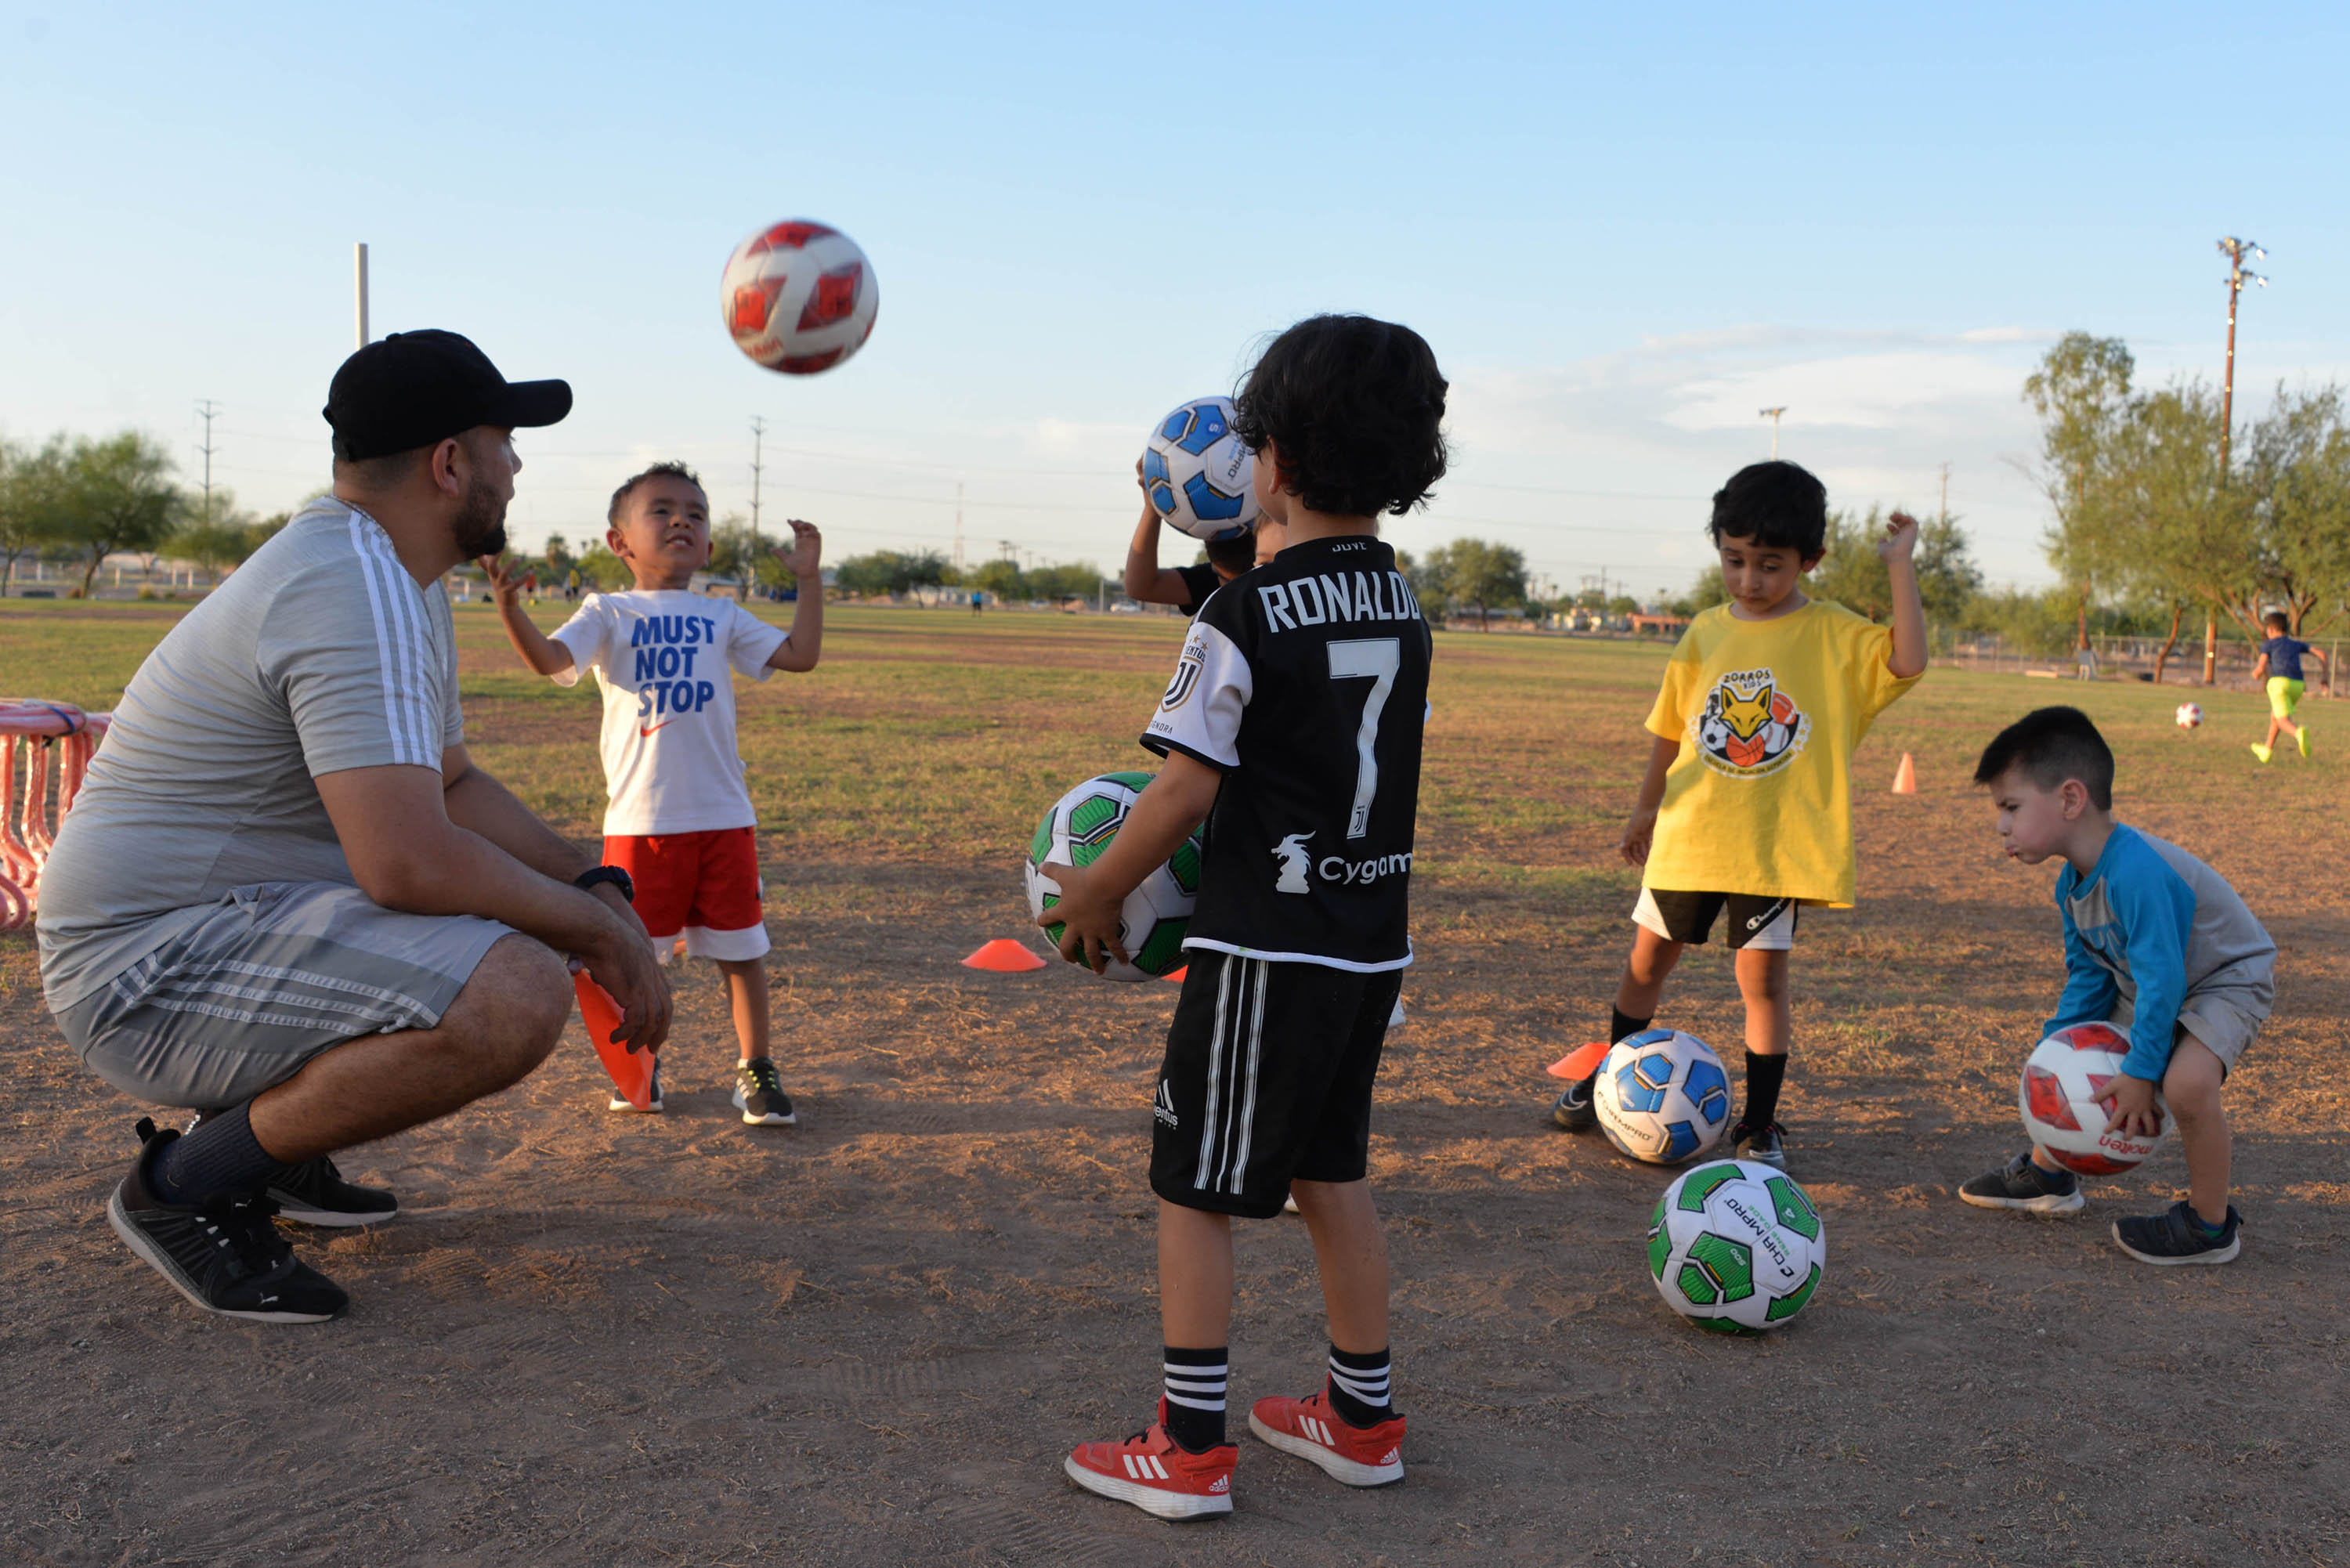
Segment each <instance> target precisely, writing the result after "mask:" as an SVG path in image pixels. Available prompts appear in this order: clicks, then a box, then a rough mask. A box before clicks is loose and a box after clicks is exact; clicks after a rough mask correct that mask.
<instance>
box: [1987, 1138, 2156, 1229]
mask: <svg viewBox="0 0 2350 1568" xmlns="http://www.w3.org/2000/svg"><path fill="white" fill-rule="evenodd" d="M1959 1200H1960V1202H1962V1203H1971V1204H1973V1205H1974V1206H1975V1207H1976V1208H1978V1209H2022V1210H2026V1211H2027V1212H2029V1213H2033V1214H2070V1213H2072V1212H2073V1211H2074V1210H2076V1209H2078V1208H2080V1207H2081V1205H2082V1204H2083V1203H2085V1202H2086V1201H2087V1199H2084V1198H2083V1197H2082V1196H2081V1179H2080V1178H2079V1177H2077V1176H2075V1175H2074V1174H2073V1173H2072V1172H2071V1171H2069V1170H2043V1169H2041V1168H2040V1167H2039V1165H2038V1164H2037V1163H2036V1162H2035V1161H2034V1160H2033V1158H2032V1156H2031V1155H2030V1154H2029V1153H2028V1152H2027V1153H2024V1154H2019V1155H2017V1156H2016V1157H2015V1158H2013V1159H2011V1160H2009V1161H2008V1162H2007V1163H2006V1164H2005V1165H2002V1166H2001V1167H2000V1168H1998V1169H1997V1170H1986V1171H1984V1172H1983V1173H1982V1174H1981V1176H1978V1177H1976V1178H1975V1179H1973V1180H1972V1181H1970V1182H1968V1183H1967V1184H1966V1185H1965V1186H1964V1187H1961V1188H1960V1189H1959ZM2133 1223H2135V1221H2133Z"/></svg>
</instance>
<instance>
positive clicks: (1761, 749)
mask: <svg viewBox="0 0 2350 1568" xmlns="http://www.w3.org/2000/svg"><path fill="white" fill-rule="evenodd" d="M1811 735H1812V720H1811V715H1809V714H1808V713H1805V712H1804V711H1803V710H1802V709H1800V708H1798V707H1796V706H1795V700H1794V698H1792V697H1790V696H1788V695H1787V694H1786V693H1785V692H1784V691H1780V690H1779V683H1778V680H1777V679H1776V678H1775V677H1773V675H1772V673H1771V671H1770V670H1732V671H1731V673H1729V674H1727V675H1725V676H1723V677H1722V678H1721V680H1717V681H1715V682H1714V683H1713V690H1712V691H1709V692H1707V693H1706V696H1705V709H1704V711H1702V712H1700V714H1699V715H1698V720H1697V749H1698V754H1699V755H1700V756H1701V757H1703V758H1704V759H1705V765H1706V766H1708V767H1710V768H1711V769H1713V770H1714V772H1716V773H1721V774H1730V775H1731V776H1732V777H1734V778H1760V777H1762V776H1763V774H1772V773H1776V772H1778V771H1779V769H1781V768H1783V767H1784V766H1785V765H1786V764H1787V763H1790V762H1792V761H1794V757H1795V755H1796V754H1797V753H1800V752H1801V751H1802V750H1803V749H1804V742H1805V741H1808V740H1809V739H1811Z"/></svg>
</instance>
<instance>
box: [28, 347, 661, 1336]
mask: <svg viewBox="0 0 2350 1568" xmlns="http://www.w3.org/2000/svg"><path fill="white" fill-rule="evenodd" d="M570 408H571V389H570V388H569V387H568V386H567V384H565V383H564V382H561V381H524V382H513V383H509V382H508V381H506V380H505V379H504V377H502V376H500V375H499V374H498V372H497V370H496V369H495V368H494V367H493V366H492V365H491V363H490V361H489V359H488V358H486V357H485V356H484V354H483V353H482V351H481V350H480V349H479V348H475V347H474V346H473V344H472V343H470V342H468V341H467V340H466V339H464V338H463V337H458V336H457V335H456V334H454V333H450V332H410V333H397V334H394V335H393V336H391V337H387V338H385V339H383V340H382V341H381V342H379V343H374V344H370V345H369V346H368V347H367V348H362V349H360V350H359V352H358V353H357V354H354V355H353V356H351V358H349V359H348V360H347V361H345V363H344V364H343V366H342V368H341V369H339V370H338V371H337V372H336V374H335V379H334V382H333V385H332V387H331V389H330V390H329V392H328V402H327V408H326V416H327V421H328V424H329V425H330V426H332V427H333V431H334V452H335V470H334V473H335V479H334V490H333V493H331V494H328V495H324V496H321V497H319V498H318V499H317V501H314V502H312V503H311V504H309V505H307V507H305V508H304V509H303V510H302V511H301V512H300V513H299V514H296V516H295V517H294V519H293V520H292V521H291V522H290V523H288V524H286V528H285V530H284V531H283V532H282V533H280V534H278V535H276V537H275V538H273V539H271V540H270V541H269V542H268V543H267V544H266V545H263V546H262V547H261V549H260V550H258V551H257V552H255V555H254V556H253V557H252V559H251V560H249V561H247V562H246V563H245V564H244V566H242V567H241V568H239V569H238V570H237V571H236V573H235V574H234V575H233V576H231V577H230V578H229V580H228V581H227V583H226V584H225V585H224V586H223V587H221V588H219V589H218V590H217V591H215V592H214V593H213V594H212V595H211V597H208V598H206V599H205V601H204V602H203V604H202V605H200V606H198V607H196V608H195V609H194V610H192V612H190V613H189V615H188V616H187V617H186V618H184V619H182V621H181V622H180V623H179V625H178V626H176V627H174V628H172V631H171V633H170V635H168V636H167V637H165V638H164V639H163V640H162V641H161V643H160V644H159V645H157V647H156V649H155V651H154V652H153V653H151V654H150V655H149V656H148V658H147V661H146V662H145V663H144V664H142V665H141V666H140V669H139V672H138V674H136V675H135V676H133V677H132V678H131V680H130V686H129V687H128V688H127V689H126V690H125V691H124V692H123V697H122V701H121V704H120V707H118V708H117V709H116V710H115V713H114V720H113V723H112V726H111V727H110V728H109V731H108V732H107V736H106V740H105V742H104V743H103V744H102V745H101V746H100V747H99V753H98V755H97V758H96V760H95V761H94V762H93V763H91V765H90V770H89V774H88V781H87V782H86V783H85V784H84V785H83V787H82V791H81V793H80V794H79V796H78V798H77V799H76V800H75V802H74V807H73V811H72V813H71V814H70V815H68V817H67V818H66V820H65V822H64V824H63V826H62V827H61V829H60V831H59V833H58V835H57V846H56V849H55V851H54V853H53V854H52V855H51V857H50V858H49V861H48V863H47V867H45V869H44V873H43V876H42V879H41V888H40V911H39V919H38V928H39V936H40V954H41V984H42V990H43V992H44V994H45V996H46V998H47V1002H48V1005H49V1010H50V1012H52V1013H53V1014H54V1015H55V1016H56V1018H57V1026H58V1028H59V1029H60V1030H62V1031H63V1032H64V1033H65V1036H66V1038H67V1039H68V1040H69V1041H70V1042H72V1044H73V1045H74V1046H75V1048H76V1049H77V1050H78V1051H79V1052H80V1053H81V1057H82V1061H83V1062H84V1064H87V1065H88V1067H89V1069H90V1070H91V1071H92V1072H94V1073H96V1074H97V1075H99V1076H100V1077H102V1078H104V1079H105V1080H106V1081H107V1082H109V1084H112V1085H114V1086H115V1087H117V1088H119V1089H120V1090H122V1091H123V1092H124V1093H125V1094H128V1095H130V1096H134V1097H136V1098H139V1099H143V1100H148V1101H151V1102H153V1103H156V1104H159V1105H165V1106H187V1107H192V1108H193V1109H195V1110H198V1111H200V1112H201V1113H203V1114H202V1116H201V1118H200V1119H199V1121H198V1122H197V1124H196V1126H195V1127H194V1128H193V1129H192V1131H190V1132H189V1133H188V1134H186V1135H185V1136H184V1137H183V1136H182V1135H181V1134H179V1133H176V1132H161V1133H158V1132H156V1131H155V1130H154V1128H153V1125H152V1124H151V1123H150V1122H146V1121H143V1120H142V1121H141V1122H140V1140H141V1146H142V1147H140V1153H139V1157H138V1159H137V1161H136V1163H135V1164H134V1165H133V1166H132V1168H131V1170H130V1174H129V1175H127V1176H125V1177H124V1178H123V1179H122V1181H121V1183H120V1185H119V1186H118V1187H117V1188H116V1189H115V1191H114V1195H113V1197H112V1199H110V1200H109V1202H108V1204H107V1219H108V1220H109V1222H110V1223H111V1225H112V1226H113V1228H114V1231H115V1232H116V1233H117V1234H118V1235H120V1237H121V1238H122V1241H124V1243H125V1244H126V1245H128V1246H129V1247H130V1250H131V1251H133V1252H135V1253H136V1254H138V1256H139V1257H140V1258H141V1259H142V1260H144V1261H145V1262H147V1263H149V1264H150V1265H151V1266H152V1267H153V1268H154V1269H155V1270H156V1271H157V1272H160V1273H161V1274H162V1275H163V1277H164V1278H165V1279H166V1280H168V1281H170V1282H171V1283H172V1285H174V1286H175V1287H177V1288H178V1290H179V1291H180V1293H182V1294H183V1295H185V1296H186V1297H187V1298H188V1299H189V1300H190V1301H192V1302H194V1303H196V1304H197V1305H198V1306H201V1307H203V1308H205V1309H207V1310H208V1311H211V1312H215V1313H221V1314H226V1315H229V1316H232V1317H244V1318H257V1319H261V1320H264V1321H267V1322H276V1323H314V1322H317V1321H319V1320H321V1319H325V1318H329V1317H332V1316H334V1315H335V1314H338V1313H339V1312H341V1311H342V1310H343V1308H344V1306H345V1305H347V1304H348V1296H346V1295H345V1294H344V1293H343V1292H342V1290H341V1289H339V1288H338V1286H336V1285H335V1283H334V1282H332V1281H330V1280H328V1279H327V1278H326V1277H325V1276H324V1275H323V1274H320V1273H319V1272H317V1271H316V1270H314V1269H312V1268H310V1267H309V1266H308V1265H307V1264H305V1263H302V1262H298V1261H296V1258H295V1256H294V1252H293V1249H292V1247H291V1246H289V1245H288V1244H287V1242H286V1241H285V1239H284V1238H283V1236H282V1235H281V1234H280V1232H279V1231H278V1230H277V1228H276V1225H274V1224H273V1223H272V1222H271V1219H272V1216H273V1215H276V1214H283V1215H284V1216H285V1217H286V1218H287V1219H289V1220H299V1221H303V1222H306V1223H308V1224H314V1225H364V1224H369V1223H372V1222H374V1221H377V1220H386V1219H389V1218H390V1217H391V1216H392V1214H393V1213H394V1212H396V1210H397V1209H398V1203H397V1200H396V1199H394V1198H393V1197H392V1195H391V1194H390V1193H388V1192H381V1191H378V1190H374V1189H369V1188H364V1187H359V1186H355V1185H353V1184H351V1183H349V1182H347V1181H345V1180H343V1179H342V1178H341V1175H340V1173H339V1172H338V1170H337V1169H336V1168H335V1165H334V1162H333V1161H332V1159H331V1158H329V1157H330V1156H331V1155H333V1154H334V1153H335V1152H336V1151H338V1150H340V1149H346V1148H349V1147H352V1146H353V1145H355V1144H361V1143H365V1142H368V1141H369V1140H370V1139H373V1138H380V1137H388V1136H389V1135H390V1134H392V1133H396V1132H400V1131H401V1130H403V1129H405V1128H408V1127H415V1126H418V1125H419V1124H421V1123H423V1122H428V1121H431V1120H432V1119H434V1118H435V1117H438V1116H446V1115H448V1114H449V1113H450V1112H452V1111H454V1110H456V1109H457V1108H458V1107H460V1106H464V1105H467V1104H469V1103H471V1102H472V1101H474V1100H477V1099H480V1098H481V1097H482V1096H485V1095H491V1094H494V1093H496V1092H497V1091H498V1090H500V1089H503V1088H504V1087H506V1086H507V1085H510V1084H513V1083H515V1082H517V1081H518V1080H520V1079H521V1078H523V1077H524V1076H525V1075H527V1074H528V1073H529V1072H530V1071H531V1069H533V1068H534V1067H536V1066H537V1065H538V1064H539V1063H540V1062H541V1061H543V1060H545V1058H546V1054H547V1053H548V1052H549V1051H551V1050H553V1049H554V1047H555V1043H556V1039H557V1038H558V1037H559V1036H560V1035H561V1033H562V1031H563V1024H564V1021H565V1019H566V1018H567V1015H568V1012H569V1005H570V998H571V986H570V983H569V980H568V977H567V974H566V972H565V961H564V958H563V956H560V955H571V956H574V957H577V959H579V960H580V961H582V962H583V963H584V964H585V965H586V966H587V970H588V971H589V973H591V974H592V975H593V976H594V977H595V978H596V979H597V980H598V981H600V982H601V983H602V985H603V986H604V988H605V990H607V991H608V992H611V993H612V995H613V997H614V998H615V999H616V1000H617V1001H618V1002H619V1003H620V1005H621V1007H622V1009H623V1012H624V1015H625V1017H624V1023H623V1030H624V1033H625V1035H626V1038H627V1040H628V1042H629V1045H630V1047H631V1048H632V1049H650V1048H653V1047H656V1046H658V1045H660V1043H661V1042H662V1040H663V1039H664V1038H666V1036H667V1035H668V1033H669V1021H670V1002H669V992H668V989H667V986H666V984H665V983H664V981H663V980H662V978H661V976H660V971H659V970H658V969H657V968H656V967H655V965H654V963H653V959H652V950H651V948H650V946H649V945H648V943H647V940H646V937H645V930H644V927H643V926H642V925H641V924H640V923H639V921H638V920H637V919H636V917H635V915H634V914H632V913H631V912H630V910H629V896H630V893H631V889H630V888H629V883H628V878H627V877H626V876H625V875H624V874H623V873H621V872H619V870H617V869H615V868H611V867H598V866H597V865H596V864H595V862H594V860H593V859H592V858H591V857H588V856H587V855H584V854H582V853H581V852H580V851H578V850H577V849H576V848H574V847H573V846H571V845H570V844H569V843H567V842H566V841H565V840H564V839H562V838H560V837H558V836H556V834H555V833H554V832H553V831H552V830H551V829H549V828H548V827H547V826H546V825H545V824H543V823H541V822H540V821H539V820H538V819H537V818H536V816H533V815H531V814H530V812H529V811H528V810H526V809H525V807H524V806H523V805H522V804H521V803H520V802H519V801H517V800H515V797H514V796H513V795H512V794H508V793H507V792H506V790H505V789H504V786H502V785H501V784H498V782H497V781H496V780H495V779H494V778H492V777H490V775H489V774H485V773H484V772H483V771H482V770H481V769H479V768H477V767H475V766H473V763H472V762H471V761H470V759H469V758H468V757H467V756H466V753H465V739H464V725H463V720H462V719H461V717H460V715H459V712H458V707H457V649H456V641H455V634H454V630H453V628H452V624H451V621H450V617H449V605H448V600H447V598H446V597H444V596H443V594H442V590H441V577H442V575H443V574H444V573H446V572H447V571H448V570H449V569H450V568H451V567H452V566H456V565H457V564H458V563H459V562H461V561H463V560H466V559H468V558H470V557H472V556H484V555H489V556H494V555H495V554H497V553H498V552H499V551H500V550H501V549H503V548H504V545H505V511H506V504H507V503H508V502H509V501H510V500H511V499H512V498H513V495H514V480H515V474H516V473H517V472H520V470H521V468H522V464H521V462H520V461H519V460H518V459H517V458H516V457H515V450H514V445H513V439H512V437H513V431H514V430H515V428H516V427H518V426H526V425H549V424H553V423H555V422H556V421H558V420H560V419H562V418H563V417H564V415H565V414H566V413H567V412H569V411H570Z"/></svg>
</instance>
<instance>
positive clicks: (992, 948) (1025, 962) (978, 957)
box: [962, 937, 1045, 974]
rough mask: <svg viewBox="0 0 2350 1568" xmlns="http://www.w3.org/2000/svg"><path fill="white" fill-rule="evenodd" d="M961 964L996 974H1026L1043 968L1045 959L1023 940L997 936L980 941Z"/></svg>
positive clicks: (968, 967)
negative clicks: (976, 948) (986, 940)
mask: <svg viewBox="0 0 2350 1568" xmlns="http://www.w3.org/2000/svg"><path fill="white" fill-rule="evenodd" d="M962 966H963V968H965V969H983V970H991V971H994V972H995V973H997V974H1027V973H1029V972H1030V971H1035V970H1040V969H1043V968H1044V967H1045V961H1044V960H1043V959H1040V958H1038V957H1037V956H1036V953H1035V949H1033V948H1031V947H1029V946H1028V945H1027V944H1026V943H1025V942H1016V941H1014V940H1012V939H1011V938H1010V937H998V938H996V939H995V940H993V941H992V942H983V943H981V944H980V948H979V950H978V951H977V952H975V953H973V954H972V955H971V957H969V958H967V959H965V960H963V961H962Z"/></svg>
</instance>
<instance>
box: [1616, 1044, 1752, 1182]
mask: <svg viewBox="0 0 2350 1568" xmlns="http://www.w3.org/2000/svg"><path fill="white" fill-rule="evenodd" d="M1591 1099H1592V1108H1593V1109H1594V1110H1596V1112H1597V1113H1598V1115H1599V1130H1600V1131H1601V1132H1604V1133H1606V1134H1607V1141H1608V1142H1609V1143H1612V1144H1614V1145H1615V1146H1616V1147H1617V1148H1620V1149H1622V1150H1623V1151H1624V1152H1625V1153H1626V1154H1628V1155H1630V1156H1631V1157H1632V1158H1634V1159H1644V1160H1647V1161H1648V1163H1649V1164H1651V1165H1679V1163H1680V1162H1681V1161H1683V1160H1685V1159H1689V1158H1693V1157H1694V1156H1697V1155H1700V1154H1702V1153H1704V1152H1705V1151H1706V1150H1707V1149H1709V1148H1711V1147H1713V1146H1714V1145H1715V1143H1717V1142H1719V1141H1720V1140H1721V1133H1722V1129H1723V1128H1724V1127H1728V1126H1729V1125H1730V1079H1729V1077H1728V1075H1725V1074H1724V1073H1723V1072H1722V1070H1721V1057H1719V1056H1717V1055H1715V1054H1713V1047H1712V1046H1711V1045H1708V1044H1706V1043H1705V1042H1704V1041H1702V1040H1700V1039H1699V1038H1698V1037H1697V1036H1696V1035H1694V1034H1683V1033H1681V1032H1680V1031H1679V1030H1677V1029H1644V1030H1642V1031H1640V1033H1638V1034H1627V1035H1626V1036H1624V1038H1623V1039H1621V1040H1618V1041H1617V1042H1616V1044H1615V1045H1614V1046H1612V1047H1611V1048H1610V1049H1609V1050H1608V1053H1607V1057H1606V1059H1605V1060H1603V1061H1602V1062H1601V1063H1600V1064H1599V1075H1598V1078H1597V1079H1596V1081H1595V1082H1594V1083H1593V1085H1592V1086H1591Z"/></svg>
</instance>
